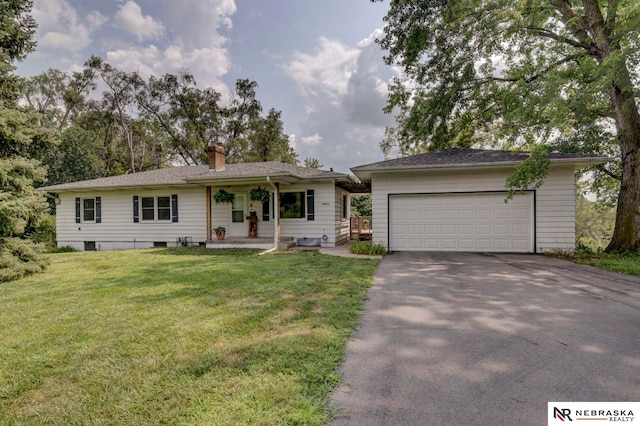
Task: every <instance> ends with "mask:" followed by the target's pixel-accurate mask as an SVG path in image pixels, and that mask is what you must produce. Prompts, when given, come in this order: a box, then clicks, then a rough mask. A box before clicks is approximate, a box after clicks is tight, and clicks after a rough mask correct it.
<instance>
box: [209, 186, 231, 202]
mask: <svg viewBox="0 0 640 426" xmlns="http://www.w3.org/2000/svg"><path fill="white" fill-rule="evenodd" d="M235 198H236V194H234V193H233V192H229V191H227V190H226V189H222V188H221V189H218V190H217V191H216V193H215V194H213V200H214V201H215V202H216V203H222V204H224V203H233V200H235Z"/></svg>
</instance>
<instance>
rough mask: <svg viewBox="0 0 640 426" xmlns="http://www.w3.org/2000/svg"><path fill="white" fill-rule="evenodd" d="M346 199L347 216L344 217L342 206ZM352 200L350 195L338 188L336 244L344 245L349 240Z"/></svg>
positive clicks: (336, 200) (336, 199)
mask: <svg viewBox="0 0 640 426" xmlns="http://www.w3.org/2000/svg"><path fill="white" fill-rule="evenodd" d="M344 197H346V207H347V214H346V216H345V217H343V216H342V204H343V201H344V200H345V198H344ZM350 202H351V198H350V197H349V193H348V192H346V191H343V190H342V189H340V188H337V187H336V198H335V206H336V208H335V212H336V215H335V224H336V244H344V243H346V242H347V240H348V239H349V226H350V225H349V217H350V216H351V208H350V207H351V206H350Z"/></svg>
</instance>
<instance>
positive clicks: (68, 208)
mask: <svg viewBox="0 0 640 426" xmlns="http://www.w3.org/2000/svg"><path fill="white" fill-rule="evenodd" d="M172 194H177V195H178V222H171V221H170V220H169V221H143V220H142V216H140V222H139V223H134V222H133V196H134V195H137V196H139V197H152V196H153V197H157V196H171V195H172ZM76 197H79V198H81V199H84V198H95V197H101V203H102V209H101V210H102V222H101V223H86V222H81V223H76V220H75V199H76ZM59 198H60V204H59V205H58V206H56V226H57V240H58V247H62V246H72V247H74V248H76V249H78V250H83V249H84V242H85V241H95V243H96V248H98V249H99V250H117V249H129V248H149V247H153V243H154V242H166V243H167V246H169V247H175V246H176V245H177V244H176V239H177V238H182V237H191V238H192V240H193V242H194V243H199V242H204V241H205V240H206V236H207V234H206V231H207V230H206V223H207V222H206V204H205V198H206V194H205V189H204V188H189V189H186V188H181V189H177V188H167V189H158V190H150V189H139V190H121V191H100V190H93V191H87V192H82V193H80V192H73V193H61V194H59ZM141 212H142V211H141V210H140V214H142V213H141Z"/></svg>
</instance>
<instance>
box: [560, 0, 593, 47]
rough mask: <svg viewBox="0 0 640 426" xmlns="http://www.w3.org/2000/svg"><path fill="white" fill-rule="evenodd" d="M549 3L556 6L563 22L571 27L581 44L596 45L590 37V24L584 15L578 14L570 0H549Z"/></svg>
mask: <svg viewBox="0 0 640 426" xmlns="http://www.w3.org/2000/svg"><path fill="white" fill-rule="evenodd" d="M549 3H550V4H551V5H552V6H554V7H555V9H556V10H557V11H558V13H559V14H560V16H561V17H562V22H563V23H564V24H565V25H566V26H567V28H569V30H570V31H571V32H572V33H573V35H574V36H575V37H576V38H577V39H578V40H580V43H581V44H584V45H587V46H593V45H595V43H594V41H593V39H592V38H591V37H589V25H588V24H587V21H586V20H585V18H584V17H583V16H578V15H577V14H576V12H575V11H574V10H573V9H572V6H571V3H570V2H569V1H568V0H549Z"/></svg>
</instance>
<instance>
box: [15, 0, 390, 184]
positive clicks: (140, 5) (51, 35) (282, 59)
mask: <svg viewBox="0 0 640 426" xmlns="http://www.w3.org/2000/svg"><path fill="white" fill-rule="evenodd" d="M387 8H388V4H387V3H371V2H370V1H369V0H277V1H268V0H122V1H121V0H113V1H105V0H100V1H99V0H35V2H34V9H33V16H34V18H35V19H36V21H37V22H38V25H39V28H38V34H37V39H38V47H37V50H36V52H34V53H32V54H31V55H30V56H29V57H28V58H27V60H26V61H25V62H23V63H22V64H19V66H18V72H19V73H20V74H22V75H32V74H38V73H40V72H42V71H44V70H46V69H47V68H58V69H61V70H63V71H72V70H76V69H78V68H80V67H81V66H82V64H83V63H84V61H85V60H86V59H87V58H89V56H91V55H97V56H100V57H102V58H103V59H105V60H106V61H107V62H108V63H110V64H111V65H113V66H115V67H117V68H119V69H121V70H124V71H135V70H137V71H139V72H140V73H141V74H143V75H147V76H148V75H149V74H155V75H161V74H163V73H168V72H169V73H175V72H176V71H177V70H179V69H181V68H186V69H188V70H189V71H190V72H191V73H193V74H194V75H195V77H196V80H197V81H198V84H199V86H201V87H204V86H211V87H213V88H215V89H216V90H218V91H220V92H222V93H223V94H224V98H227V96H228V92H229V90H230V89H232V88H233V86H234V83H235V81H236V79H238V78H249V79H252V80H255V81H257V82H258V85H259V89H258V99H259V100H260V101H261V103H262V106H263V108H264V109H265V112H266V110H267V109H269V108H272V107H273V108H276V109H278V110H281V111H282V119H283V121H284V125H285V131H286V132H287V133H288V134H289V135H290V136H291V140H292V143H293V144H294V146H295V148H296V151H297V152H298V155H299V158H300V160H303V159H304V158H305V157H316V158H318V159H319V160H320V162H321V163H322V164H323V165H324V168H327V169H328V168H329V167H333V168H334V169H335V170H336V171H342V172H347V171H348V169H349V167H352V166H356V165H360V164H365V163H369V162H374V161H379V160H382V159H383V155H382V152H381V151H380V148H379V146H378V145H379V143H380V141H381V140H382V138H383V136H384V128H385V126H386V125H389V124H393V117H391V116H388V115H385V114H383V113H382V108H383V107H384V105H385V101H386V90H387V83H388V82H389V80H390V79H391V78H392V77H393V76H395V75H397V69H394V68H392V67H389V66H387V65H385V64H384V62H383V60H382V57H383V55H384V52H382V51H381V49H380V47H379V46H378V45H377V44H376V43H375V42H374V39H375V38H376V36H379V35H380V31H381V28H382V26H383V20H382V18H383V16H384V15H385V13H386V10H387Z"/></svg>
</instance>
